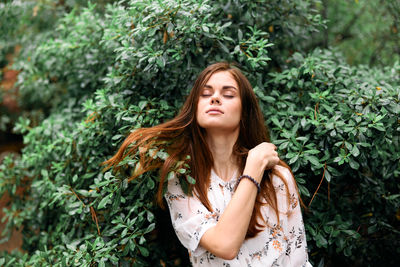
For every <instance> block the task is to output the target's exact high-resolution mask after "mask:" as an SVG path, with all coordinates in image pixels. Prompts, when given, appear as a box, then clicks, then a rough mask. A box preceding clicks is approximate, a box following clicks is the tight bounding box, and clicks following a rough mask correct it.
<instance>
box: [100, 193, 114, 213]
mask: <svg viewBox="0 0 400 267" xmlns="http://www.w3.org/2000/svg"><path fill="white" fill-rule="evenodd" d="M111 197H112V194H109V195H107V196H105V197H104V198H103V199H102V200H101V201H100V203H99V205H98V206H97V209H102V208H104V207H105V206H106V205H107V202H108V201H109V200H110V199H111Z"/></svg>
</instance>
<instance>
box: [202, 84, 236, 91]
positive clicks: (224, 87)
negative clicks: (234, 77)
mask: <svg viewBox="0 0 400 267" xmlns="http://www.w3.org/2000/svg"><path fill="white" fill-rule="evenodd" d="M204 87H205V88H211V89H213V87H212V86H211V85H208V84H206V85H204ZM228 89H235V90H236V91H237V90H238V89H237V88H236V87H235V86H233V85H224V86H222V90H228Z"/></svg>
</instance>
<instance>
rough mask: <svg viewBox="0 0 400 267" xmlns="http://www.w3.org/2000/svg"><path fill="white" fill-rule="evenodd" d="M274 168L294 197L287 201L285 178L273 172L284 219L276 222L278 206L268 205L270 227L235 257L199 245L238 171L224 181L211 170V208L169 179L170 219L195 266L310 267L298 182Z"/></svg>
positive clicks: (226, 200) (265, 208) (266, 215)
mask: <svg viewBox="0 0 400 267" xmlns="http://www.w3.org/2000/svg"><path fill="white" fill-rule="evenodd" d="M275 168H277V169H278V171H279V172H280V173H281V174H282V175H283V176H284V178H285V179H286V181H287V184H288V187H289V194H290V202H289V203H288V201H287V197H286V192H287V189H286V187H285V186H284V184H283V182H282V180H281V179H280V178H279V177H276V176H273V177H272V181H273V184H274V187H275V191H276V193H277V199H278V208H279V211H280V214H279V219H280V224H279V226H278V224H277V217H276V215H275V211H274V210H273V209H272V208H271V207H269V206H268V205H265V206H263V207H262V214H263V216H264V218H265V219H266V222H267V226H266V227H265V228H264V230H263V231H262V232H260V233H258V234H257V235H256V236H255V237H253V238H249V239H246V240H245V241H244V242H243V244H242V246H241V248H240V250H239V253H238V255H237V256H236V257H235V258H234V259H232V260H224V259H222V258H219V257H216V256H214V255H213V254H212V253H210V252H209V251H207V250H205V249H204V248H203V247H201V246H200V244H199V242H200V239H201V237H202V236H203V234H204V233H205V232H206V231H207V230H208V229H210V228H211V227H213V226H215V225H216V224H217V222H218V218H219V216H220V215H222V213H223V212H224V210H225V208H226V207H227V205H228V203H229V201H230V200H231V197H232V195H233V193H234V187H235V185H236V181H237V178H238V177H237V174H235V175H234V176H233V177H232V179H231V180H229V181H227V182H225V181H223V180H222V179H221V178H219V177H218V176H217V175H216V173H215V172H214V171H213V170H211V177H210V179H211V182H210V187H209V189H208V199H209V201H210V204H211V206H212V208H213V212H210V211H208V210H207V208H206V207H205V206H204V205H203V204H202V203H201V202H200V200H198V199H197V198H196V197H195V196H191V197H189V196H187V195H185V194H184V193H183V191H182V189H181V186H180V183H179V180H178V179H177V178H173V179H171V180H169V182H168V190H167V193H166V194H165V196H164V197H165V199H166V200H167V203H168V207H169V210H170V214H171V220H172V224H173V227H174V229H175V232H176V234H177V236H178V238H179V240H180V242H181V243H182V244H183V246H185V247H186V248H187V249H188V251H189V256H190V261H191V263H192V265H193V266H213V267H215V266H227V267H228V266H229V267H234V266H240V267H243V266H246V267H258V266H263V267H265V266H285V267H286V266H293V267H297V266H304V267H311V264H310V263H309V262H308V254H307V244H306V237H305V231H304V224H303V220H302V215H301V210H300V205H299V201H298V195H297V191H296V189H295V184H294V183H295V182H294V178H293V176H292V174H291V173H290V171H289V170H288V169H287V168H285V167H282V166H278V165H277V166H276V167H275Z"/></svg>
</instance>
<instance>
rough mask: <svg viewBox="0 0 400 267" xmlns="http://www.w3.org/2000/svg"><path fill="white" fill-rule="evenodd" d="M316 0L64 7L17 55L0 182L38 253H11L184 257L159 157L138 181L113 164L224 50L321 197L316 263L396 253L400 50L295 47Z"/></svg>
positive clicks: (314, 229)
mask: <svg viewBox="0 0 400 267" xmlns="http://www.w3.org/2000/svg"><path fill="white" fill-rule="evenodd" d="M317 2H318V1H300V0H296V1H288V2H286V1H285V2H282V1H258V2H257V3H254V1H236V0H233V1H222V0H221V1H195V0H182V1H172V0H170V1H150V0H147V1H146V0H141V1H120V2H118V3H114V4H107V5H105V6H104V9H102V8H97V7H96V6H94V5H92V4H89V5H88V7H87V8H79V7H76V8H75V9H73V10H71V12H69V10H67V11H68V12H67V13H66V14H65V15H59V16H60V17H59V18H57V17H56V18H55V20H54V26H53V28H51V29H49V30H48V31H46V32H45V33H43V35H41V38H37V39H35V40H36V41H35V42H33V43H32V44H27V45H26V46H25V47H23V51H22V52H21V54H20V56H19V57H18V59H17V61H16V63H15V65H14V66H15V67H16V68H18V69H20V70H21V74H20V75H19V81H18V85H17V86H18V87H19V90H20V97H21V98H20V101H21V103H20V105H21V106H22V107H23V108H24V110H25V111H24V114H23V116H21V117H20V118H19V120H18V122H17V123H16V125H15V131H16V132H20V133H21V134H23V135H24V143H25V145H26V146H25V148H24V149H23V151H22V155H21V157H20V158H11V157H8V158H6V159H5V160H4V162H3V163H2V164H1V165H0V185H1V186H0V195H2V194H4V193H5V192H8V194H9V195H10V196H11V198H12V201H11V206H10V208H9V209H6V210H5V213H6V216H5V218H4V220H5V219H7V220H8V221H7V228H6V230H11V229H12V228H13V227H18V228H20V227H23V236H24V240H23V241H24V242H23V249H24V251H26V253H24V254H22V253H20V252H14V253H11V254H7V253H3V254H2V256H1V257H0V265H4V266H26V265H32V266H49V265H51V266H93V265H99V266H106V265H107V266H111V265H121V266H131V265H133V266H164V265H167V266H186V265H187V264H188V260H187V256H186V251H185V250H184V249H183V248H182V247H181V246H180V245H179V243H178V242H177V240H176V237H175V235H174V233H173V229H172V228H171V226H170V223H169V215H168V213H167V212H165V211H162V210H160V209H159V208H158V207H157V206H156V205H155V200H154V196H155V191H156V188H157V186H158V175H157V173H156V172H154V173H146V174H144V175H142V176H141V177H139V178H138V179H136V180H134V181H132V182H129V183H128V181H127V178H128V177H129V171H130V169H129V168H126V172H127V173H125V172H120V173H114V172H112V171H107V172H102V167H101V166H100V164H101V162H103V161H104V160H105V159H107V158H109V157H110V156H111V155H113V154H114V153H115V152H116V150H117V148H118V146H119V145H120V144H121V142H122V140H123V139H124V137H125V136H126V135H127V134H128V133H129V132H130V131H132V130H134V129H135V128H138V127H150V126H152V125H155V124H159V123H160V122H163V121H166V120H168V119H170V118H172V117H173V116H174V115H175V114H176V113H177V111H178V109H179V107H180V106H181V104H182V102H183V100H184V97H185V95H187V93H188V92H189V90H190V87H191V83H192V82H193V81H194V79H195V77H196V75H197V74H198V73H199V71H200V70H202V69H203V68H204V67H205V66H207V65H208V64H210V63H212V62H215V61H219V60H229V61H236V62H238V63H239V64H240V65H241V66H242V69H243V71H244V72H245V74H246V75H247V77H248V78H249V80H250V81H251V83H252V84H253V86H254V90H255V92H256V94H257V95H258V97H259V99H260V104H261V106H262V110H263V112H264V115H265V118H266V119H267V122H266V123H267V124H268V125H269V127H270V128H271V130H272V140H273V142H274V143H275V144H277V145H278V146H279V150H280V155H281V157H282V159H284V160H285V161H286V162H288V163H289V164H290V165H291V166H292V168H293V171H294V173H295V176H296V179H297V182H298V183H299V188H300V192H301V194H302V198H303V200H304V201H305V202H306V204H307V203H310V202H311V200H312V204H311V205H310V207H309V212H306V213H305V214H304V217H305V225H306V229H307V238H308V244H309V250H310V257H311V261H312V262H313V263H314V265H316V266H318V265H320V266H323V265H324V264H325V265H327V266H331V265H334V264H336V265H337V264H339V263H342V264H348V265H350V264H352V265H357V264H359V265H363V266H364V265H365V266H368V265H369V266H373V265H374V264H376V263H377V260H378V259H379V262H380V263H381V264H383V265H386V266H389V265H394V263H395V262H394V261H395V260H396V258H395V255H397V254H398V253H399V247H400V246H399V241H398V240H399V231H398V224H399V223H398V221H399V220H398V219H396V212H398V210H399V205H400V198H399V196H400V195H399V194H398V191H399V185H398V183H397V182H396V180H397V179H398V177H399V172H400V170H399V158H400V152H399V130H400V125H399V124H400V122H399V120H398V114H399V109H400V106H399V97H400V96H399V84H400V80H399V73H400V66H399V64H398V63H397V64H395V65H394V66H392V67H387V68H385V69H369V68H366V67H364V66H358V67H351V66H349V65H347V64H346V63H344V61H343V59H342V57H341V56H340V55H338V54H337V53H334V52H332V51H329V50H318V49H317V50H315V51H314V52H313V53H310V54H308V55H305V54H302V53H300V52H297V53H294V54H293V55H291V56H289V54H290V53H291V52H290V51H295V50H297V51H302V50H303V48H305V47H307V45H309V44H308V41H307V36H308V34H310V33H312V32H314V31H316V30H317V29H318V28H320V27H321V26H323V21H321V19H320V16H319V15H318V14H317V13H316V12H315V10H314V9H313V6H314V5H315V4H316V3H317ZM60 14H62V12H60ZM271 25H272V28H271ZM28 58H29V60H28ZM157 156H159V157H161V158H162V156H163V155H162V154H160V155H157ZM136 163H137V158H135V157H133V158H129V159H127V160H126V161H125V162H124V164H126V166H128V167H131V168H135V166H136ZM320 181H325V182H324V183H323V185H322V186H321V187H320V188H319V190H318V194H317V195H316V196H315V198H312V195H311V194H312V193H313V192H314V191H315V190H316V189H317V187H318V184H319V182H320ZM326 184H327V185H326ZM17 187H22V188H24V192H23V194H22V195H21V194H16V190H17ZM310 192H311V193H310ZM8 233H9V232H8ZM6 234H7V233H6ZM6 238H7V236H6ZM170 240H173V241H172V242H171V241H170ZM382 243H383V244H391V246H386V247H385V246H382ZM383 255H384V257H383Z"/></svg>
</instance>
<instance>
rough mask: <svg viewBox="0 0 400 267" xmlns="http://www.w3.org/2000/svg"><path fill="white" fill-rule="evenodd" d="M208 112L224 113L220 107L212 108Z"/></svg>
mask: <svg viewBox="0 0 400 267" xmlns="http://www.w3.org/2000/svg"><path fill="white" fill-rule="evenodd" d="M206 113H207V114H224V113H223V112H222V111H221V110H220V109H217V108H211V109H209V110H207V111H206Z"/></svg>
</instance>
